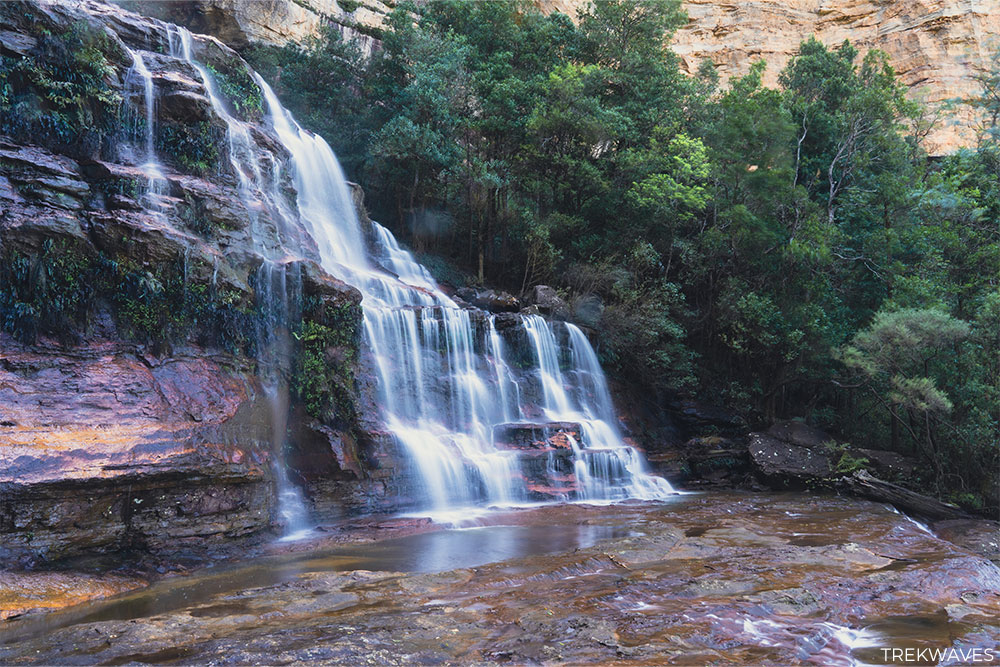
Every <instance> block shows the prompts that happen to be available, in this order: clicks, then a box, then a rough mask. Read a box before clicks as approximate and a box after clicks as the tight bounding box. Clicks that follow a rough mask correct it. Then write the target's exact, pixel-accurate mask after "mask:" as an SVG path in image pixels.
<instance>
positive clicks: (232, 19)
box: [116, 0, 395, 49]
mask: <svg viewBox="0 0 1000 667" xmlns="http://www.w3.org/2000/svg"><path fill="white" fill-rule="evenodd" d="M116 2H117V4H119V5H122V6H123V7H126V8H128V9H130V10H133V11H137V12H140V13H143V14H147V15H149V16H155V17H157V18H160V19H163V20H165V21H170V22H172V23H177V24H178V25H184V26H186V27H188V28H190V29H191V30H192V31H195V32H199V33H203V34H208V35H215V36H216V37H218V38H219V39H221V40H222V41H223V42H225V43H226V44H229V45H230V46H232V47H233V48H237V49H238V48H242V47H244V46H246V45H247V44H252V43H265V44H277V45H282V44H287V43H289V42H301V41H303V40H305V39H307V38H309V37H315V36H316V35H318V34H319V33H320V30H321V29H322V28H323V26H324V25H325V24H327V23H333V24H335V25H336V26H337V27H338V29H340V30H341V31H342V32H344V33H345V34H349V35H352V36H357V37H359V38H361V39H362V40H363V41H365V42H366V43H368V44H369V46H370V44H371V43H372V41H373V40H372V38H371V35H372V34H373V33H375V32H376V31H377V29H378V28H379V27H380V26H381V25H382V22H383V21H384V20H385V16H386V15H387V14H388V13H389V12H391V11H392V5H393V4H395V3H394V2H392V1H391V0H390V1H387V2H383V1H382V0H364V1H363V2H347V1H342V2H341V3H338V2H336V0H254V1H253V2H246V1H243V0H116ZM373 28H374V29H375V30H372V29H373Z"/></svg>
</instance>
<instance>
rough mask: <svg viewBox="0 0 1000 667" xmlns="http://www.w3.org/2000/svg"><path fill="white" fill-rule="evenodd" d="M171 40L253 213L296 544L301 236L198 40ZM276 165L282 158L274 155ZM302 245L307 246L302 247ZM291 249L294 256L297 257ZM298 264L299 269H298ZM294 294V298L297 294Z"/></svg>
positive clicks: (266, 365) (266, 360)
mask: <svg viewBox="0 0 1000 667" xmlns="http://www.w3.org/2000/svg"><path fill="white" fill-rule="evenodd" d="M167 38H168V39H167V41H168V44H169V49H170V55H171V56H172V57H174V58H178V59H180V60H183V61H184V62H186V63H188V64H189V65H190V66H191V67H192V68H193V69H194V70H195V72H197V74H198V76H199V78H200V79H201V83H202V85H203V86H204V88H205V92H206V94H207V95H208V99H209V101H210V102H211V104H212V108H213V110H214V111H215V113H216V114H217V115H218V116H219V117H220V118H221V119H222V120H223V122H225V124H226V129H227V132H226V136H227V138H228V142H229V147H228V148H229V151H228V154H229V163H230V166H231V168H232V171H233V173H235V174H236V176H237V179H238V184H239V193H240V196H241V198H242V199H243V200H244V202H245V203H246V204H247V207H246V208H247V210H248V211H249V212H250V215H251V231H252V236H253V240H254V245H255V250H256V251H257V252H258V253H259V255H260V256H261V258H262V259H263V261H262V262H261V265H260V267H258V269H257V273H256V276H255V281H254V292H255V294H256V301H257V307H258V310H259V311H260V316H259V317H258V324H257V327H256V332H255V333H256V337H257V345H256V350H257V366H258V376H259V378H260V381H261V386H262V389H263V392H264V397H265V399H266V400H267V403H268V405H269V406H270V409H271V419H270V421H271V444H272V447H273V449H274V452H275V468H276V469H275V478H276V480H277V486H278V511H279V513H280V515H281V518H282V524H283V525H284V528H285V537H286V538H291V539H294V538H296V537H299V536H302V535H305V534H307V533H308V532H309V531H310V530H311V523H310V519H309V512H308V510H307V509H306V503H305V498H304V497H303V495H302V491H301V490H300V489H299V488H298V487H297V486H296V485H295V484H293V483H292V482H291V480H289V478H288V467H287V465H285V462H284V449H285V445H286V439H287V435H286V430H287V419H288V406H289V398H288V394H289V389H288V376H289V374H290V368H291V356H292V351H291V350H292V343H291V332H290V330H289V325H290V323H291V322H294V321H296V320H297V319H298V317H299V313H298V312H297V309H298V301H299V300H298V298H296V297H297V295H298V293H300V292H301V285H302V279H301V276H300V275H299V274H298V272H297V271H294V270H293V271H291V273H290V272H289V269H288V265H289V262H287V261H286V260H287V259H288V257H289V250H290V249H289V246H293V245H296V240H297V238H298V237H297V235H296V234H294V232H293V231H292V228H293V224H292V222H291V221H290V219H289V215H288V214H287V212H286V211H285V209H284V206H283V203H284V200H283V197H282V196H281V195H280V194H279V176H280V172H279V170H278V169H273V170H267V169H262V168H261V164H260V162H259V161H258V155H259V151H258V150H256V143H255V142H254V141H253V139H252V137H251V134H250V127H249V125H248V124H247V123H244V122H243V121H241V120H239V119H238V118H236V117H234V116H233V115H232V114H231V113H230V112H229V109H228V108H227V105H226V103H225V101H224V99H223V98H222V97H221V96H220V94H219V92H218V89H217V86H216V82H215V81H214V79H213V78H212V75H211V73H210V72H209V71H208V69H207V68H206V67H205V66H204V65H202V64H201V63H199V62H198V61H197V60H196V59H195V58H194V57H193V55H192V36H191V33H190V32H189V31H188V30H187V29H186V28H182V27H179V26H176V25H172V24H168V28H167ZM267 157H269V158H270V159H271V160H272V166H277V160H275V159H274V158H273V156H270V155H268V156H267ZM263 210H267V211H270V212H271V213H273V215H271V216H270V218H269V219H271V220H274V221H276V222H277V223H278V224H277V227H276V229H275V230H274V232H273V237H271V236H270V234H269V233H267V232H265V230H264V229H263V226H262V224H261V216H260V212H261V211H263ZM298 245H300V243H299V244H298ZM297 249H298V248H295V249H291V254H293V255H294V254H296V253H295V250H297ZM293 266H295V265H294V264H293ZM291 293H294V295H293V294H291Z"/></svg>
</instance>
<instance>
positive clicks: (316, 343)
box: [292, 299, 361, 426]
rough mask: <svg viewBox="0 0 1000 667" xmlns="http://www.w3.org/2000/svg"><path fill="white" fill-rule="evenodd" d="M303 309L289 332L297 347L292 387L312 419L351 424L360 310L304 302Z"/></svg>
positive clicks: (311, 300)
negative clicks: (293, 328) (292, 330)
mask: <svg viewBox="0 0 1000 667" xmlns="http://www.w3.org/2000/svg"><path fill="white" fill-rule="evenodd" d="M303 310H304V316H303V318H302V320H301V321H300V322H299V323H298V324H297V326H296V330H295V331H294V332H293V334H294V336H295V339H296V340H297V341H298V343H299V348H298V353H297V354H296V358H295V369H294V375H293V387H292V388H293V389H294V390H295V393H296V395H297V396H298V398H299V400H300V402H301V403H302V405H303V406H304V407H305V409H306V412H308V413H309V414H310V415H312V416H313V417H316V418H318V419H321V420H324V421H325V422H327V423H335V424H342V425H347V426H350V425H353V423H354V421H355V418H356V415H355V393H356V392H355V387H354V385H355V374H356V370H357V369H356V366H357V361H358V346H359V344H360V342H361V329H360V326H359V324H360V322H361V312H360V309H359V307H358V306H357V305H340V306H336V307H327V306H324V305H323V304H322V302H318V300H316V299H307V300H306V303H305V304H304V309H303Z"/></svg>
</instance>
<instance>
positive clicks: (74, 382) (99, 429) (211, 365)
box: [0, 334, 273, 562]
mask: <svg viewBox="0 0 1000 667" xmlns="http://www.w3.org/2000/svg"><path fill="white" fill-rule="evenodd" d="M202 355H207V353H206V352H205V351H204V350H200V349H198V348H189V349H186V350H185V351H183V352H177V353H175V354H174V355H172V356H168V357H164V358H154V357H152V356H149V355H147V356H139V355H138V354H137V353H136V351H135V350H134V349H132V348H131V346H128V345H124V344H116V343H111V342H104V341H100V342H96V343H90V344H86V345H81V346H76V347H74V348H72V350H63V349H60V348H58V347H54V346H53V347H48V346H46V345H45V344H39V345H36V346H32V347H27V346H24V345H21V344H20V343H17V342H16V341H14V340H13V339H11V338H10V337H9V336H8V335H6V334H0V536H2V540H0V560H8V561H13V560H19V561H22V562H38V561H43V560H53V559H57V558H62V557H67V556H74V555H78V554H82V553H106V552H113V551H117V550H121V549H126V548H133V547H144V548H147V549H149V550H151V551H154V552H157V553H164V552H170V551H174V550H176V549H179V548H183V547H185V546H192V547H196V546H204V545H207V544H212V543H215V542H218V543H222V542H225V541H226V539H227V538H232V537H237V536H240V535H245V534H249V533H254V532H258V531H260V530H263V529H265V528H267V527H269V526H270V525H271V521H272V518H273V517H272V511H273V494H272V492H271V490H270V487H271V477H272V471H271V452H270V440H269V438H270V431H269V425H268V423H267V421H266V415H267V414H268V411H267V409H266V406H264V405H262V404H261V401H262V397H261V392H260V389H259V387H258V386H257V385H256V382H255V380H254V379H253V374H252V369H251V368H249V367H247V366H246V363H247V362H240V361H239V360H237V359H236V358H226V357H225V356H224V355H220V354H218V353H216V354H215V355H214V356H202ZM189 543H190V544H189Z"/></svg>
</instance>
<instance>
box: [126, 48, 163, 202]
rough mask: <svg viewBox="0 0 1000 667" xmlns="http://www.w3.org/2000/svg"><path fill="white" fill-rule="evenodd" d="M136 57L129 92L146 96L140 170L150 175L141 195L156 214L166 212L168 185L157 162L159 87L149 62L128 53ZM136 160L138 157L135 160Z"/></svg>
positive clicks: (133, 61) (136, 53) (137, 52)
mask: <svg viewBox="0 0 1000 667" xmlns="http://www.w3.org/2000/svg"><path fill="white" fill-rule="evenodd" d="M128 52H129V55H130V56H131V57H132V66H131V67H130V68H129V70H128V72H126V73H125V89H126V92H128V93H133V92H136V91H135V88H138V89H139V90H138V91H137V92H138V93H139V94H140V95H141V96H142V103H143V111H144V112H145V113H144V116H143V118H142V120H143V123H142V130H143V144H142V151H141V152H142V157H141V158H139V159H141V160H142V162H141V164H140V168H141V169H142V171H143V173H144V174H145V175H146V185H145V189H144V191H143V192H141V193H140V199H141V200H142V201H143V202H144V203H145V205H146V207H147V208H148V209H149V210H150V211H151V212H153V213H154V214H160V213H162V210H163V202H162V201H161V197H162V195H164V194H166V190H167V181H166V178H164V176H163V168H162V167H161V166H160V163H159V161H158V160H157V159H156V149H155V147H154V137H155V133H156V87H155V85H154V83H153V74H152V72H150V71H149V68H148V67H146V61H145V60H144V59H143V57H142V54H141V53H140V52H139V51H133V50H131V49H128ZM133 157H135V156H133Z"/></svg>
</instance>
